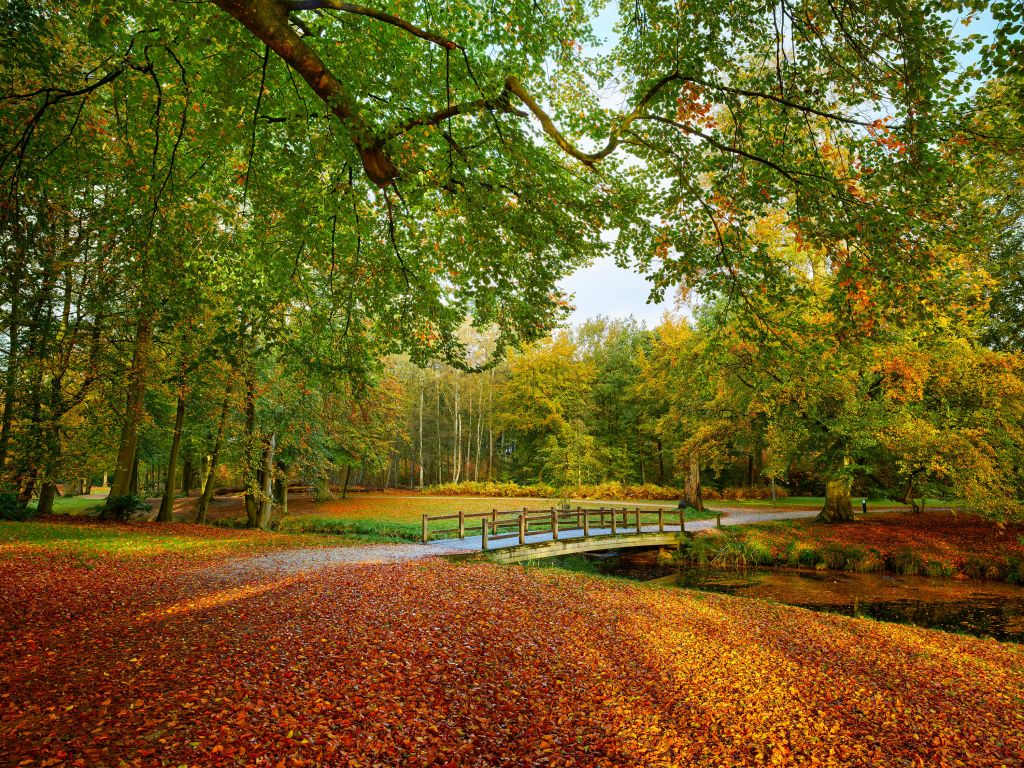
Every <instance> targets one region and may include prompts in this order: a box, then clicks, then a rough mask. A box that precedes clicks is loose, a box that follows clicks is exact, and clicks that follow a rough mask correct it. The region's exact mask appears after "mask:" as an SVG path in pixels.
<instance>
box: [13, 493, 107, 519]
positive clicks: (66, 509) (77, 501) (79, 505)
mask: <svg viewBox="0 0 1024 768" xmlns="http://www.w3.org/2000/svg"><path fill="white" fill-rule="evenodd" d="M102 506H103V499H91V498H89V497H88V496H67V497H65V496H60V497H58V498H56V499H54V500H53V511H54V513H55V514H59V515H76V514H82V513H86V512H92V511H94V510H95V511H98V510H99V509H100V507H102ZM35 508H36V504H35V503H32V504H29V509H32V510H34V509H35Z"/></svg>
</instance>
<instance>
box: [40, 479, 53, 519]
mask: <svg viewBox="0 0 1024 768" xmlns="http://www.w3.org/2000/svg"><path fill="white" fill-rule="evenodd" d="M56 496H57V484H56V483H51V482H49V481H46V482H44V483H43V485H42V487H41V488H40V489H39V503H38V504H37V505H36V514H37V515H51V514H53V500H54V498H55V497H56Z"/></svg>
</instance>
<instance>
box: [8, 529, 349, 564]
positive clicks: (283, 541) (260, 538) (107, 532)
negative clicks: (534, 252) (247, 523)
mask: <svg viewBox="0 0 1024 768" xmlns="http://www.w3.org/2000/svg"><path fill="white" fill-rule="evenodd" d="M190 528H191V529H192V530H188V529H190ZM183 529H185V530H183ZM325 543H330V544H334V545H337V544H340V543H341V542H339V541H337V539H336V538H332V539H327V538H326V537H323V536H303V537H301V539H298V540H292V539H291V537H284V536H279V535H275V534H268V533H266V532H262V531H244V532H243V531H239V532H237V534H234V535H232V534H231V533H228V532H225V531H220V530H217V529H210V528H204V527H203V526H186V525H183V524H173V528H170V524H168V525H165V524H160V523H142V524H135V525H119V524H85V525H76V524H74V522H71V521H68V522H59V523H57V522H33V521H29V522H20V523H19V522H0V557H2V556H4V555H5V554H6V555H13V554H17V553H24V552H31V551H36V552H43V553H48V554H67V555H72V556H75V557H79V558H91V557H93V558H94V557H101V556H115V557H148V556H152V555H161V554H176V553H177V554H186V555H190V556H204V555H208V554H209V555H213V554H218V553H228V554H229V553H231V552H233V551H238V552H242V551H245V550H252V549H266V548H281V547H282V546H285V547H290V546H320V545H323V544H325Z"/></svg>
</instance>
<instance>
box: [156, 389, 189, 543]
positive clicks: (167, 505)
mask: <svg viewBox="0 0 1024 768" xmlns="http://www.w3.org/2000/svg"><path fill="white" fill-rule="evenodd" d="M184 424H185V395H184V394H181V393H179V394H178V407H177V409H176V410H175V412H174V436H173V437H172V438H171V455H170V458H169V459H168V460H167V481H166V482H165V483H164V497H163V499H162V500H161V502H160V514H158V515H157V516H156V521H157V522H158V523H170V522H172V521H173V520H174V490H175V485H176V484H175V482H174V481H175V479H176V477H177V474H178V452H179V451H180V450H181V429H182V427H183V426H184Z"/></svg>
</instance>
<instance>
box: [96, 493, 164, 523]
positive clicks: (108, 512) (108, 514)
mask: <svg viewBox="0 0 1024 768" xmlns="http://www.w3.org/2000/svg"><path fill="white" fill-rule="evenodd" d="M150 509H152V507H151V506H150V505H149V504H147V503H146V500H145V499H144V498H143V497H142V496H110V497H108V498H107V503H106V505H104V507H103V511H102V512H101V513H100V518H101V519H103V520H119V521H124V520H130V519H131V518H132V516H133V515H135V514H136V513H137V512H148V511H149V510H150Z"/></svg>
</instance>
